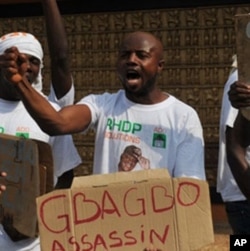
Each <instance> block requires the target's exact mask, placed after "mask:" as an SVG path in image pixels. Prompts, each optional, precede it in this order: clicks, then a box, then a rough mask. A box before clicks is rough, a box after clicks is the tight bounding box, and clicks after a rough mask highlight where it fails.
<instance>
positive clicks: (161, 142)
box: [152, 133, 167, 148]
mask: <svg viewBox="0 0 250 251" xmlns="http://www.w3.org/2000/svg"><path fill="white" fill-rule="evenodd" d="M166 144H167V136H166V135H165V134H163V133H154V134H153V143H152V145H153V146H154V147H158V148H166Z"/></svg>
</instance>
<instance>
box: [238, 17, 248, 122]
mask: <svg viewBox="0 0 250 251" xmlns="http://www.w3.org/2000/svg"><path fill="white" fill-rule="evenodd" d="M235 33H236V52H237V68H238V79H239V80H240V81H243V82H246V83H249V84H250V70H249V67H250V49H249V48H250V14H249V13H248V14H238V15H236V16H235ZM241 112H242V114H243V115H244V116H245V117H246V118H247V119H248V120H250V107H247V108H241Z"/></svg>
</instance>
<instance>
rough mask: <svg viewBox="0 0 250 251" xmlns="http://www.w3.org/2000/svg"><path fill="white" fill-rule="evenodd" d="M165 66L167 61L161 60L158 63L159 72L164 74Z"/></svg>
mask: <svg viewBox="0 0 250 251" xmlns="http://www.w3.org/2000/svg"><path fill="white" fill-rule="evenodd" d="M164 64H165V60H164V59H161V60H160V61H159V63H158V72H159V73H160V72H162V70H163V68H164Z"/></svg>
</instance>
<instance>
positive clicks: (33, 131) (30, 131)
mask: <svg viewBox="0 0 250 251" xmlns="http://www.w3.org/2000/svg"><path fill="white" fill-rule="evenodd" d="M53 106H54V107H55V108H56V109H59V106H57V105H56V104H53ZM0 133H4V134H9V135H15V136H19V137H24V138H29V139H36V140H40V141H43V142H46V143H49V144H50V145H51V146H52V154H53V159H54V168H55V169H54V174H55V176H56V177H58V176H60V175H62V174H63V173H64V172H66V171H68V170H70V169H72V168H74V167H76V166H77V165H79V164H80V163H81V160H80V157H79V154H78V152H77V150H76V148H75V146H74V143H73V140H72V136H71V135H65V136H56V137H50V136H49V135H48V134H46V133H44V132H43V131H42V130H41V129H40V127H39V126H38V125H37V123H36V122H35V121H34V120H33V118H32V117H31V116H30V115H29V114H28V112H27V111H26V109H25V107H24V105H23V103H22V102H20V101H17V102H13V101H7V100H3V99H0ZM55 181H56V180H55Z"/></svg>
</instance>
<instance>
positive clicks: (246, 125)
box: [226, 112, 250, 200]
mask: <svg viewBox="0 0 250 251" xmlns="http://www.w3.org/2000/svg"><path fill="white" fill-rule="evenodd" d="M249 145H250V121H248V120H247V119H245V118H244V117H243V116H242V114H241V113H240V112H239V113H238V116H237V118H236V121H235V123H234V127H233V128H230V127H227V129H226V152H227V161H228V164H229V166H230V169H231V171H232V174H233V176H234V178H235V180H236V182H237V184H238V186H239V188H240V190H241V191H242V193H243V194H244V195H245V196H246V197H247V199H248V200H250V166H249V163H248V162H247V160H246V149H247V147H248V146H249Z"/></svg>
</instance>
